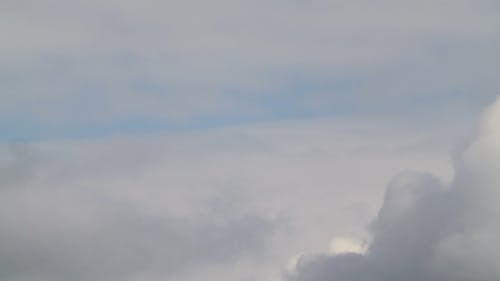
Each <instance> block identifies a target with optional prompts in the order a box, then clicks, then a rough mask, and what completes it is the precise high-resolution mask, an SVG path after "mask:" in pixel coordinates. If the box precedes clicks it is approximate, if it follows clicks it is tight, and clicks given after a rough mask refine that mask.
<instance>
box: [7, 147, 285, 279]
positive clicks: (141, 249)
mask: <svg viewBox="0 0 500 281" xmlns="http://www.w3.org/2000/svg"><path fill="white" fill-rule="evenodd" d="M35 152H36V151H35V149H30V148H29V147H27V146H26V145H23V144H19V145H17V144H16V145H14V147H13V148H12V149H11V156H12V157H11V159H2V160H3V161H2V162H3V163H2V166H0V175H1V177H0V229H1V231H0V280H6V281H16V280H36V281H42V280H47V281H48V280H52V281H62V280H75V281H76V280H82V281H83V280H97V281H98V280H171V279H170V278H175V276H176V275H178V274H181V273H183V272H185V271H188V270H193V269H194V268H198V267H201V266H204V265H215V264H231V263H232V262H234V260H237V259H239V258H242V257H247V256H252V255H254V254H256V253H261V252H262V251H263V250H264V249H265V242H266V241H267V239H268V238H269V236H270V235H271V234H272V233H273V230H274V229H275V226H276V225H275V224H274V222H273V221H272V220H271V219H267V218H264V217H262V216H259V215H256V214H253V213H249V212H243V211H239V210H237V208H230V209H231V212H228V213H221V212H217V211H214V210H211V209H210V207H209V208H204V207H203V206H200V207H199V209H200V212H198V213H197V214H194V215H189V216H188V215H184V216H183V215H177V214H170V213H168V212H162V213H158V214H152V213H151V212H146V211H145V208H144V206H141V205H138V204H136V203H133V202H129V201H128V200H124V199H123V198H122V197H120V196H119V194H117V193H116V192H115V191H113V189H112V188H106V187H103V188H96V187H95V186H93V185H92V184H86V183H85V181H84V180H83V179H81V178H80V184H75V183H73V184H68V180H67V179H65V178H64V175H63V174H67V172H68V171H66V172H65V171H62V173H61V167H60V166H58V168H54V167H51V166H54V165H51V164H52V163H51V161H50V160H48V159H46V158H44V157H45V156H43V155H36V153H35ZM41 163H43V164H44V165H41ZM73 177H74V176H73ZM77 182H78V181H77ZM137 188H140V187H137ZM144 192H145V193H147V191H146V190H144ZM165 204H167V203H165Z"/></svg>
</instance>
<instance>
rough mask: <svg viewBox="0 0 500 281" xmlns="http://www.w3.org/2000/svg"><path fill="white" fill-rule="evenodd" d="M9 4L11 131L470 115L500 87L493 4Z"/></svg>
mask: <svg viewBox="0 0 500 281" xmlns="http://www.w3.org/2000/svg"><path fill="white" fill-rule="evenodd" d="M0 5H1V6H0V7H1V8H0V14H1V18H2V24H1V26H2V27H1V29H2V36H3V37H4V40H2V42H4V43H3V44H2V46H1V47H0V59H1V61H2V67H1V68H0V78H1V79H2V80H1V82H2V91H1V94H0V95H1V99H2V102H1V103H0V109H1V110H0V112H1V116H3V117H4V118H2V120H16V122H17V126H12V124H10V123H8V122H6V121H2V123H3V126H4V127H6V128H9V129H11V130H12V131H13V132H16V131H19V132H21V133H22V132H25V133H26V132H29V133H31V134H32V135H43V134H48V135H50V134H51V133H53V134H56V133H57V134H69V133H73V134H78V132H80V133H81V134H85V133H88V134H91V133H92V132H95V131H96V130H97V131H107V130H119V129H123V128H125V129H128V130H133V129H134V128H135V129H137V127H140V126H141V125H142V126H146V125H149V126H150V127H151V126H152V127H153V128H154V125H158V124H157V123H154V122H155V121H157V122H162V121H167V120H169V121H172V120H176V122H181V123H182V122H183V121H186V120H199V122H200V123H201V124H204V123H203V122H202V120H201V119H199V118H201V117H214V118H219V119H216V121H217V120H218V121H219V122H222V123H224V122H228V120H223V119H220V118H221V116H225V117H228V116H232V117H242V116H243V117H246V118H257V119H259V118H260V119H266V118H273V117H276V115H278V116H279V115H285V116H287V114H288V115H294V114H296V115H299V116H300V115H301V114H302V115H307V114H321V113H330V114H331V113H338V112H340V113H344V112H356V113H359V112H379V113H380V112H398V113H402V112H406V111H412V110H416V111H419V110H424V109H425V110H427V111H432V112H442V110H446V111H452V112H455V113H457V112H458V113H460V114H463V112H464V111H463V110H462V109H463V107H465V108H469V109H471V108H473V109H476V108H478V104H480V103H482V102H484V101H485V100H487V98H488V97H491V96H492V95H494V94H495V92H494V91H496V90H497V89H498V86H499V84H498V79H497V73H498V72H499V65H500V63H499V61H500V56H499V54H498V52H497V50H498V49H499V48H500V39H499V38H498V30H499V29H500V20H499V19H500V7H499V4H498V3H497V2H496V1H487V0H481V1H466V0H462V1H451V0H447V1H393V0H384V1H377V2H376V3H375V2H373V1H366V0H361V1H325V0H319V1H307V2H301V1H274V0H273V1H227V0H214V1H200V0H193V1H167V2H161V1H150V0H148V1H130V0H127V1H114V0H105V1H78V0H75V1H60V0H54V1H49V2H44V3H40V2H39V1H32V0H22V1H2V4H0ZM471 104H474V105H471ZM401 108H403V110H401ZM89 111H92V114H91V115H89V114H87V113H88V112H89ZM181 120H182V121H181ZM131 121H133V122H132V125H131V123H130V122H131ZM216 121H213V122H216ZM148 122H150V123H148ZM151 122H152V124H151ZM102 124H104V125H102ZM160 124H163V123H160ZM90 125H92V126H94V128H93V129H92V128H89V127H88V126H90ZM23 126H24V127H23ZM40 126H42V127H43V128H44V129H45V131H37V128H39V127H40ZM96 126H97V127H98V129H96V128H95V127H96ZM127 126H128V127H127ZM146 127H147V126H146ZM75 128H80V131H78V130H76V129H75ZM38 130H39V129H38ZM82 130H83V131H84V132H83V133H82V132H81V131H82ZM92 130H94V131H92ZM88 131H91V132H88ZM44 132H45V133H44ZM68 132H69V133H68ZM26 134H28V133H26Z"/></svg>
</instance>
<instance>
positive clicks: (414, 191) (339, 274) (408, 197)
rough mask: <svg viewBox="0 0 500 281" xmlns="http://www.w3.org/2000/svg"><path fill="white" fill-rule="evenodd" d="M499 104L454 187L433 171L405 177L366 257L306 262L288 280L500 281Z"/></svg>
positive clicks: (462, 161)
mask: <svg viewBox="0 0 500 281" xmlns="http://www.w3.org/2000/svg"><path fill="white" fill-rule="evenodd" d="M498 171H500V99H498V100H497V101H496V102H495V103H494V104H493V105H492V106H491V107H490V108H489V109H488V110H487V111H486V112H485V113H484V116H483V118H482V121H481V124H480V126H479V130H478V132H477V137H476V138H475V139H474V140H473V141H471V142H470V144H469V145H468V146H467V147H466V148H465V149H464V151H462V153H461V155H460V156H459V157H457V160H456V163H455V176H454V179H453V181H452V182H451V183H450V185H449V186H446V185H444V184H442V183H441V182H440V181H439V180H438V179H437V178H436V177H434V176H433V175H431V174H428V173H421V172H412V173H409V172H407V173H403V174H401V175H398V176H397V177H396V178H394V179H393V180H392V182H391V183H390V184H389V186H388V188H387V191H386V194H385V198H384V203H383V206H382V208H381V209H380V211H379V213H378V216H377V218H376V219H375V220H374V221H373V223H372V224H371V225H370V230H371V231H372V234H373V237H372V242H371V244H370V245H369V247H368V250H367V252H366V253H355V252H352V253H346V252H341V253H338V254H333V255H317V256H312V257H311V256H308V257H305V258H302V259H300V260H299V261H298V262H297V264H296V266H295V268H294V270H293V271H290V272H288V273H287V276H285V279H286V280H289V281H400V280H407V281H467V280H477V281H494V280H500V269H499V268H498V261H499V260H500V252H499V251H498V249H499V248H500V244H499V242H498V237H500V223H499V221H500V205H499V204H498V200H499V199H498V198H500V196H499V195H500V174H499V173H498Z"/></svg>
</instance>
